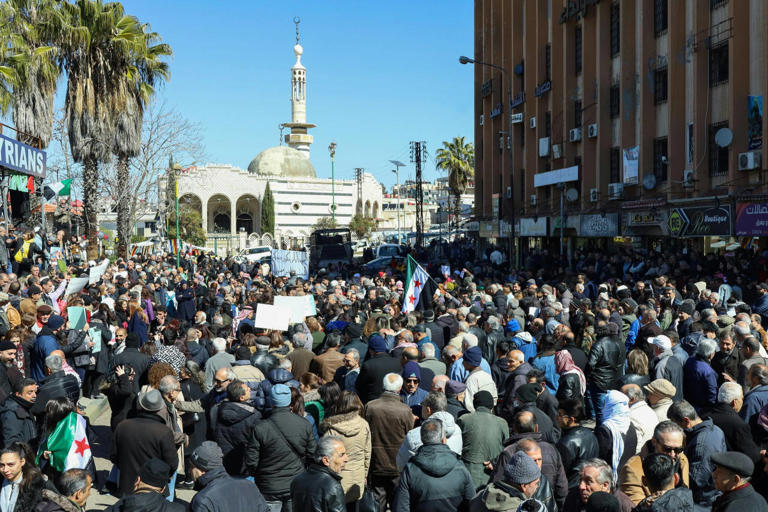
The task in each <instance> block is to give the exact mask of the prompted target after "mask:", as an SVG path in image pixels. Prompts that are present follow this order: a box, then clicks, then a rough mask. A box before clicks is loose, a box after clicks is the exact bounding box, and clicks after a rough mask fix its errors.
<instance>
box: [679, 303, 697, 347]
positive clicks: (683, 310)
mask: <svg viewBox="0 0 768 512" xmlns="http://www.w3.org/2000/svg"><path fill="white" fill-rule="evenodd" d="M695 309H696V305H695V304H694V303H693V301H692V300H687V299H686V300H684V301H683V303H682V304H680V307H679V308H678V309H677V319H678V322H677V335H678V337H679V338H680V339H681V340H682V339H683V338H685V337H686V336H688V335H689V334H691V326H692V325H693V312H694V311H695Z"/></svg>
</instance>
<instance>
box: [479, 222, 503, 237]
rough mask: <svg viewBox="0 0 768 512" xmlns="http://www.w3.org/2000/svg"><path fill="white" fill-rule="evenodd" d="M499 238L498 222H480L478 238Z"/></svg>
mask: <svg viewBox="0 0 768 512" xmlns="http://www.w3.org/2000/svg"><path fill="white" fill-rule="evenodd" d="M498 236H499V221H496V220H482V221H480V238H497V237H498Z"/></svg>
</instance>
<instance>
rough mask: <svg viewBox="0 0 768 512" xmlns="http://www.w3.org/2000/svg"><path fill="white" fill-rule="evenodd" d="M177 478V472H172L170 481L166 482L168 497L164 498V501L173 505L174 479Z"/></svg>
mask: <svg viewBox="0 0 768 512" xmlns="http://www.w3.org/2000/svg"><path fill="white" fill-rule="evenodd" d="M177 476H178V472H176V471H174V472H173V476H172V477H171V481H170V482H168V497H167V498H165V499H166V500H168V501H170V502H171V503H173V497H174V491H175V490H176V477H177Z"/></svg>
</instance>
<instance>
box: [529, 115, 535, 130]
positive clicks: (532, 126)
mask: <svg viewBox="0 0 768 512" xmlns="http://www.w3.org/2000/svg"><path fill="white" fill-rule="evenodd" d="M528 126H530V127H531V128H536V118H535V117H532V118H530V119H529V120H528Z"/></svg>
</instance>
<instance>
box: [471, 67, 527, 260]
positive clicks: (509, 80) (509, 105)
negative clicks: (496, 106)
mask: <svg viewBox="0 0 768 512" xmlns="http://www.w3.org/2000/svg"><path fill="white" fill-rule="evenodd" d="M459 62H460V63H461V64H479V65H481V66H488V67H489V68H494V69H498V70H499V71H501V72H502V73H504V76H505V77H506V78H507V108H508V111H507V119H508V120H509V123H508V128H507V137H509V139H508V140H509V145H508V151H509V185H510V187H509V188H510V191H511V192H512V197H511V198H510V199H511V200H512V208H510V218H511V220H512V229H511V231H512V232H511V234H510V245H511V246H512V247H511V249H512V250H511V251H510V252H511V253H514V262H515V267H517V266H518V264H519V261H518V254H517V250H516V245H517V244H516V243H515V168H514V159H513V153H512V145H513V142H512V77H511V75H510V74H509V71H507V68H505V67H504V66H499V65H498V64H491V63H489V62H481V61H479V60H475V59H470V58H469V57H465V56H463V55H462V56H461V57H459ZM503 183H504V181H503V179H502V184H503ZM503 197H504V192H503V191H502V190H501V189H499V236H501V211H502V208H501V201H502V198H503ZM509 261H510V262H512V261H513V258H512V254H510V255H509Z"/></svg>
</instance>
